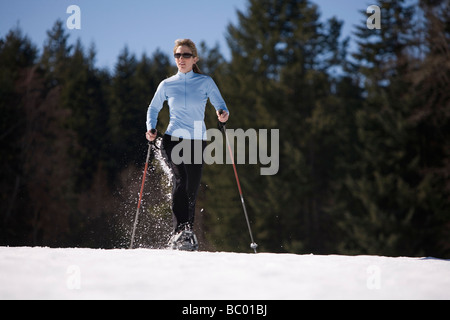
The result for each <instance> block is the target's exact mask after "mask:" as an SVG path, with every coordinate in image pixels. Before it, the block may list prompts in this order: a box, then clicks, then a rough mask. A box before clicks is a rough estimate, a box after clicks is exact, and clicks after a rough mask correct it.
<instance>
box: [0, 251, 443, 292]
mask: <svg viewBox="0 0 450 320" xmlns="http://www.w3.org/2000/svg"><path fill="white" fill-rule="evenodd" d="M180 288H189V290H183V289H182V290H180ZM0 299H156V300H165V299H171V300H173V299H180V300H186V299H189V300H192V299H193V300H216V299H220V300H229V299H231V300H280V299H281V300H291V299H450V261H449V260H439V259H434V258H403V257H401V258H389V257H378V256H337V255H331V256H316V255H293V254H270V253H260V254H256V255H255V254H239V253H223V252H217V253H212V252H177V251H165V250H149V249H136V250H124V249H121V250H119V249H118V250H94V249H50V248H27V247H22V248H11V247H0Z"/></svg>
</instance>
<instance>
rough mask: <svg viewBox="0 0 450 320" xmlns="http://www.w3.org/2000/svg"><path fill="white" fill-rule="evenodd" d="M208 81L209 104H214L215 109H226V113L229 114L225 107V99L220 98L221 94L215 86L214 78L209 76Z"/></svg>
mask: <svg viewBox="0 0 450 320" xmlns="http://www.w3.org/2000/svg"><path fill="white" fill-rule="evenodd" d="M208 80H209V83H208V98H209V101H210V102H211V104H212V105H213V106H214V108H215V109H216V110H220V109H222V110H223V111H226V112H227V113H228V114H230V111H229V110H228V108H227V105H226V103H225V101H224V100H223V98H222V95H221V94H220V91H219V88H218V87H217V85H216V83H215V82H214V80H213V79H212V78H211V77H209V79H208Z"/></svg>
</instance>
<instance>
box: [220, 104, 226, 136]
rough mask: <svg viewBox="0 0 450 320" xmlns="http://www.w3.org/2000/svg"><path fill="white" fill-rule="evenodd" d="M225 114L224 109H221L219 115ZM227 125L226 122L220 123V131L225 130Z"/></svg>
mask: <svg viewBox="0 0 450 320" xmlns="http://www.w3.org/2000/svg"><path fill="white" fill-rule="evenodd" d="M223 113H224V111H223V109H219V115H222V114H223ZM226 124H227V123H226V122H220V121H219V123H218V126H219V129H220V131H223V130H224V128H225V125H226Z"/></svg>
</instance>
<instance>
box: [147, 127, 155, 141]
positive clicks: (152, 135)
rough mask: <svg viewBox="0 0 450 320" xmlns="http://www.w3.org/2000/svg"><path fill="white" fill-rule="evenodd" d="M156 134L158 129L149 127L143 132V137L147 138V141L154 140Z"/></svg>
mask: <svg viewBox="0 0 450 320" xmlns="http://www.w3.org/2000/svg"><path fill="white" fill-rule="evenodd" d="M157 134H158V131H157V130H156V129H151V130H148V131H147V132H146V133H145V137H146V138H147V140H148V141H154V140H155V139H156V136H157Z"/></svg>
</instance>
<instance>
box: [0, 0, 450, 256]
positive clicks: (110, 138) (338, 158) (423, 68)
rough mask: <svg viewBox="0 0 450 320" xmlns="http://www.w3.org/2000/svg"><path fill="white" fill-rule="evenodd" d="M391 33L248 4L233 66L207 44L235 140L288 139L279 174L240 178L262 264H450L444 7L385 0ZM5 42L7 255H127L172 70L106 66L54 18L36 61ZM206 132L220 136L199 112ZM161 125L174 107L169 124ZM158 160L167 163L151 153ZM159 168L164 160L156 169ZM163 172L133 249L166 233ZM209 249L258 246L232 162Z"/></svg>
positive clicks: (219, 171)
mask: <svg viewBox="0 0 450 320" xmlns="http://www.w3.org/2000/svg"><path fill="white" fill-rule="evenodd" d="M378 6H379V7H380V8H381V23H380V24H381V29H379V30H377V29H374V30H370V29H368V28H367V27H366V23H365V20H366V19H367V14H366V13H365V11H364V12H361V24H360V26H355V27H354V34H353V36H354V37H355V39H356V43H357V49H356V51H355V52H348V43H349V39H342V37H341V29H342V25H343V22H342V21H339V20H338V19H336V18H331V19H329V20H327V21H322V20H321V18H320V8H318V6H317V5H315V4H314V2H313V1H308V0H262V1H256V0H249V1H248V5H247V9H246V10H245V11H237V12H236V14H237V16H238V22H237V23H236V25H234V24H230V25H229V26H228V28H227V33H226V34H227V43H228V46H229V48H230V50H231V58H230V60H229V61H227V60H225V59H224V57H223V56H222V55H221V53H220V48H218V47H214V48H208V47H207V46H206V45H205V44H204V43H202V44H200V49H201V50H200V52H201V53H200V56H201V61H200V63H199V65H200V68H201V69H202V70H203V72H205V73H207V74H209V75H211V76H212V77H213V79H214V80H215V81H216V83H217V84H218V86H219V88H220V90H221V92H222V95H223V97H224V99H225V101H226V102H227V105H228V107H229V109H230V111H231V112H232V116H231V117H230V121H229V123H228V124H227V126H228V127H230V128H242V129H244V130H247V129H249V128H254V129H279V130H280V131H279V132H280V153H279V159H280V164H279V172H278V173H277V174H276V175H274V176H261V175H260V174H259V172H260V171H259V169H260V168H259V167H258V166H257V165H251V164H248V165H238V166H237V170H238V173H239V178H240V182H241V185H242V190H243V193H244V197H245V200H246V204H247V209H248V212H249V215H250V220H251V223H252V227H253V233H254V236H255V240H256V242H257V243H258V244H259V245H260V249H261V250H262V251H271V252H292V253H310V252H311V253H316V254H329V253H338V254H380V255H381V254H382V255H408V256H425V255H429V256H435V257H449V255H450V241H449V240H448V239H449V238H450V210H449V209H450V207H449V200H450V197H449V196H450V182H449V181H450V180H449V175H450V128H449V124H450V123H449V119H450V113H449V110H450V105H449V100H450V99H449V95H450V90H449V88H450V80H449V79H450V78H449V76H450V64H449V61H450V59H449V58H450V56H449V55H450V53H449V52H450V51H449V48H450V46H449V38H450V28H449V26H450V17H449V15H450V13H449V12H450V11H449V10H448V8H449V1H431V0H418V1H417V2H416V3H411V2H410V1H379V2H378ZM39 52H40V51H39V49H38V48H37V47H36V46H35V45H34V44H33V43H32V42H31V40H30V39H28V37H27V36H25V35H23V33H22V32H21V30H20V29H17V28H16V29H12V30H11V31H10V32H9V33H8V34H7V35H6V36H5V37H4V38H2V39H0V74H1V77H0V91H1V92H0V97H1V98H0V110H1V111H2V112H1V113H2V115H3V117H2V118H1V120H0V144H1V150H2V152H1V155H0V162H1V166H2V171H1V175H2V177H1V182H0V196H1V199H2V200H1V202H0V206H1V208H0V245H39V246H57V247H61V246H83V247H93V248H121V247H127V245H128V243H127V241H129V236H130V232H131V227H132V223H133V219H134V212H135V210H136V207H135V204H136V201H137V194H138V191H139V186H140V178H141V176H142V169H143V164H144V162H145V154H146V150H147V142H146V140H145V137H144V133H145V131H146V128H145V114H146V110H147V106H148V104H149V102H150V100H151V98H152V97H153V94H154V92H155V91H156V88H157V86H158V84H159V83H160V81H162V80H163V79H165V78H167V77H169V76H171V75H173V74H174V73H175V72H176V68H175V67H174V65H173V63H172V58H171V57H168V56H167V55H165V54H163V53H162V52H160V51H158V50H157V51H156V52H154V53H153V54H152V55H151V56H150V57H149V56H147V55H146V54H144V55H142V56H141V57H136V56H135V55H134V54H133V53H131V52H129V50H128V49H127V48H126V47H125V48H124V49H123V50H122V52H120V54H119V56H118V59H117V62H116V65H115V68H114V70H113V71H107V70H103V69H99V68H97V67H96V66H95V55H96V52H95V48H94V47H93V46H91V47H90V48H88V49H86V48H84V47H83V45H82V44H81V42H80V41H77V42H76V43H75V44H70V42H69V35H68V34H67V32H66V30H65V27H64V25H63V23H62V22H61V21H57V22H56V23H55V24H54V26H53V28H52V29H51V30H49V31H48V32H47V40H46V42H45V44H44V47H43V50H42V53H41V54H40V53H39ZM205 121H206V123H207V127H215V126H216V125H217V120H216V118H215V112H214V109H213V108H212V107H211V106H209V105H208V106H207V108H206V118H205ZM167 123H168V107H167V106H165V107H164V109H163V111H162V112H161V114H160V119H159V124H158V129H159V131H162V132H163V131H164V129H165V127H166V126H167ZM156 158H158V157H156ZM159 160H160V159H159ZM159 160H158V159H156V160H155V161H154V162H153V166H152V167H151V169H150V173H149V176H148V177H149V178H148V179H149V181H148V183H147V184H146V190H145V193H144V210H143V213H141V216H142V217H141V220H140V223H139V229H138V232H137V235H138V239H137V243H138V245H140V246H143V247H158V246H160V245H162V244H163V243H164V242H165V240H166V239H165V238H164V234H166V233H167V232H168V231H170V203H169V197H168V194H170V179H169V177H168V175H167V172H166V170H165V168H164V166H163V165H162V162H161V161H159ZM196 219H197V220H196V230H197V233H198V236H199V238H201V239H202V241H201V243H202V246H203V247H202V248H203V249H208V250H232V251H244V252H246V251H250V250H251V249H250V248H249V244H250V240H249V237H248V233H247V227H246V223H245V218H244V215H243V212H242V207H241V204H240V199H239V195H238V191H237V187H236V182H235V180H234V174H233V169H232V168H231V166H230V165H209V166H205V168H204V172H203V178H202V184H201V189H200V193H199V199H198V202H197V214H196Z"/></svg>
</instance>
